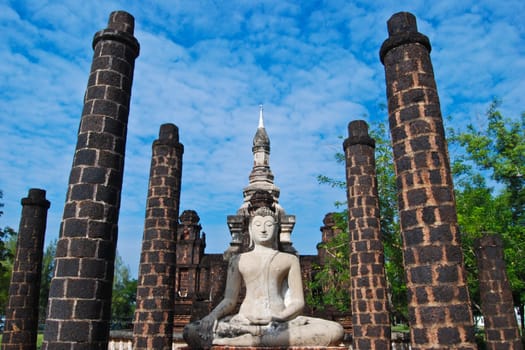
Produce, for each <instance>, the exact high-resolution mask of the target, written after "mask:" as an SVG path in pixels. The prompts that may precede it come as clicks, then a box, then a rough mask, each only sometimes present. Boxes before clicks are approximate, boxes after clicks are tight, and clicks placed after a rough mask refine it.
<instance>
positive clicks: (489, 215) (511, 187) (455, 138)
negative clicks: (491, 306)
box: [449, 101, 525, 327]
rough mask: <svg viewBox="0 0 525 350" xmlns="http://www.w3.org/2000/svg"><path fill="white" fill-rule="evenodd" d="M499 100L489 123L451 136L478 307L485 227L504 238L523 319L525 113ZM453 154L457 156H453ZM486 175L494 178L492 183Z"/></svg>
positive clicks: (461, 223)
mask: <svg viewBox="0 0 525 350" xmlns="http://www.w3.org/2000/svg"><path fill="white" fill-rule="evenodd" d="M499 106H500V102H499V101H493V102H492V104H491V105H490V107H489V108H488V110H487V113H486V117H487V124H486V125H473V124H470V125H468V126H467V128H466V130H465V131H455V130H450V131H449V134H450V135H451V136H450V137H449V140H450V141H451V143H452V145H453V146H455V145H457V146H459V147H460V148H461V149H462V150H463V152H462V153H461V155H460V156H456V157H455V160H454V162H453V167H452V169H453V173H454V178H455V182H456V198H457V209H458V222H459V227H460V230H461V234H462V241H463V247H464V253H465V265H466V267H467V270H468V271H469V272H470V274H469V287H470V289H471V295H472V297H473V298H472V299H473V301H474V306H475V310H476V309H478V310H477V311H478V312H479V307H478V306H477V304H476V303H477V299H478V293H479V291H478V284H477V278H476V276H477V269H476V266H477V264H476V261H475V258H474V253H473V251H472V242H473V240H474V239H475V238H477V237H481V236H482V235H483V234H485V233H498V234H499V235H501V237H502V239H503V242H504V254H505V262H506V264H507V274H508V277H509V280H510V283H511V287H512V291H513V296H514V303H515V306H516V307H517V308H518V310H519V313H520V316H521V325H522V327H523V325H524V304H525V261H524V260H523V256H524V254H525V208H524V206H525V178H524V176H523V174H524V173H525V114H522V115H521V118H519V119H510V118H505V117H503V116H502V114H501V113H500V111H499V110H498V108H499ZM452 158H454V157H452ZM484 175H488V177H490V178H491V180H492V182H491V184H493V185H494V189H493V188H491V187H489V186H488V185H487V183H486V181H485V177H486V176H484Z"/></svg>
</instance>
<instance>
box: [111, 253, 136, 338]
mask: <svg viewBox="0 0 525 350" xmlns="http://www.w3.org/2000/svg"><path fill="white" fill-rule="evenodd" d="M136 294H137V280H136V279H134V278H131V272H130V270H129V267H128V266H127V265H125V264H124V261H123V260H122V257H121V256H120V255H119V254H118V252H117V254H116V258H115V274H114V277H113V294H112V297H111V327H112V328H113V329H129V328H131V324H132V322H133V314H134V313H135V305H136Z"/></svg>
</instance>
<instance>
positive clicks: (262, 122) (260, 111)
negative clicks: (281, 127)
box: [258, 104, 264, 128]
mask: <svg viewBox="0 0 525 350" xmlns="http://www.w3.org/2000/svg"><path fill="white" fill-rule="evenodd" d="M263 111H264V107H263V105H262V104H260V105H259V126H258V128H264V116H263Z"/></svg>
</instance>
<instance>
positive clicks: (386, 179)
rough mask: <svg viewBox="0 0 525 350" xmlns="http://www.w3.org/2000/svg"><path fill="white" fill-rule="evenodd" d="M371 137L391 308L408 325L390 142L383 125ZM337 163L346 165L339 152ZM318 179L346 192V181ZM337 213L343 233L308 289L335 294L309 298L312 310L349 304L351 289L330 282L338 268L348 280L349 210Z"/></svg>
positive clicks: (328, 245)
mask: <svg viewBox="0 0 525 350" xmlns="http://www.w3.org/2000/svg"><path fill="white" fill-rule="evenodd" d="M370 135H371V136H372V137H373V138H374V139H375V140H376V148H375V158H376V175H377V182H378V196H379V203H380V220H381V236H382V240H383V244H384V251H385V272H386V276H387V282H388V285H389V290H390V301H391V305H390V306H391V310H392V313H393V317H394V321H396V322H405V321H406V317H407V298H406V284H405V277H404V270H403V253H402V243H401V235H400V231H399V223H398V214H397V197H396V193H397V189H396V183H395V176H394V165H393V164H394V162H393V159H392V149H391V143H390V138H389V136H388V133H387V128H386V126H385V124H383V123H376V124H372V125H371V131H370ZM335 160H336V162H338V163H341V164H344V162H345V156H344V154H343V153H336V155H335ZM317 179H318V181H319V183H321V184H326V185H329V186H331V187H335V188H341V189H346V181H344V180H340V179H334V178H330V177H327V176H324V175H319V176H318V177H317ZM335 204H336V207H343V206H344V207H346V202H341V201H338V202H336V203H335ZM337 214H338V215H337V220H336V228H337V229H338V230H339V231H340V232H341V233H340V234H339V235H338V236H336V237H335V238H334V239H333V240H332V241H330V242H327V243H326V244H325V249H328V250H329V251H332V253H331V254H328V259H327V263H326V264H325V265H324V266H320V267H319V269H318V272H317V274H316V275H315V276H314V279H313V281H312V282H311V283H310V285H309V287H310V288H308V290H311V291H312V292H314V291H316V290H319V288H320V286H324V287H323V288H321V290H323V291H324V290H334V289H335V291H334V292H332V294H326V293H325V294H323V296H322V298H320V297H317V298H315V297H311V296H310V297H309V298H307V301H308V302H309V304H310V305H311V306H313V307H318V308H319V307H323V305H335V306H337V307H338V308H339V309H340V310H342V309H343V308H344V307H346V310H348V309H349V306H348V305H349V302H350V296H349V293H348V288H344V291H341V290H338V288H339V289H340V286H338V285H337V284H335V283H333V281H332V279H331V274H333V272H332V271H333V269H334V266H335V267H336V270H335V271H337V275H338V276H341V277H340V278H342V279H343V281H345V280H346V281H348V280H349V271H348V268H349V251H348V248H349V247H348V239H349V238H348V216H347V211H346V210H343V211H341V212H339V213H337ZM343 243H344V244H343ZM339 269H341V270H339ZM343 269H346V270H343Z"/></svg>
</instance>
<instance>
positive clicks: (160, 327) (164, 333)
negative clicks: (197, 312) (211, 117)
mask: <svg viewBox="0 0 525 350" xmlns="http://www.w3.org/2000/svg"><path fill="white" fill-rule="evenodd" d="M183 152H184V147H183V145H182V144H181V143H179V130H178V129H177V127H176V126H175V125H173V124H164V125H162V126H161V127H160V132H159V138H158V139H157V140H155V142H153V155H152V158H151V170H150V178H149V187H148V200H147V203H146V220H145V224H144V236H143V239H142V252H141V256H140V265H139V278H138V286H137V307H136V311H135V321H134V325H133V348H134V349H171V345H172V342H173V312H174V305H175V304H174V302H175V299H174V297H175V296H174V294H173V290H174V281H175V263H176V260H175V235H176V232H177V220H178V216H179V203H180V188H181V177H182V154H183Z"/></svg>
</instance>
